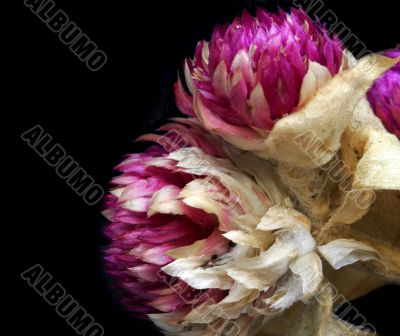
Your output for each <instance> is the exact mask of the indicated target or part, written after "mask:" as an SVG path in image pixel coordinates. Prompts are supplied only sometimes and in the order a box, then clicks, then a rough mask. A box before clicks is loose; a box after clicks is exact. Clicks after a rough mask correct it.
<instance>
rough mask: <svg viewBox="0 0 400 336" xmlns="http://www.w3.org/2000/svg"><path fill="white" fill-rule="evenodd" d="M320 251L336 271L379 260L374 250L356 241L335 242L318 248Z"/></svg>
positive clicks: (342, 240)
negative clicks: (361, 262)
mask: <svg viewBox="0 0 400 336" xmlns="http://www.w3.org/2000/svg"><path fill="white" fill-rule="evenodd" d="M318 251H319V252H320V253H321V254H322V256H323V257H324V258H325V260H327V261H328V262H329V264H330V265H331V266H332V267H333V268H334V269H340V268H342V267H344V266H347V265H351V264H354V263H355V262H358V261H367V260H371V259H378V258H379V257H378V254H377V251H376V250H375V249H374V248H372V247H371V246H369V245H367V244H365V243H362V242H358V241H356V240H354V239H337V240H333V241H331V242H329V243H328V244H326V245H322V246H318Z"/></svg>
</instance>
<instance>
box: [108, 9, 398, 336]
mask: <svg viewBox="0 0 400 336" xmlns="http://www.w3.org/2000/svg"><path fill="white" fill-rule="evenodd" d="M399 56H400V50H399V49H398V48H397V49H396V50H393V51H390V52H387V53H385V55H384V56H380V55H372V56H371V55H370V56H367V57H365V58H363V59H361V60H356V59H354V58H353V56H352V55H351V53H350V52H348V51H347V50H345V49H344V48H343V46H342V44H341V42H340V41H339V40H338V38H337V37H335V36H330V35H329V34H328V32H327V31H325V29H324V28H323V27H321V26H319V25H316V24H314V23H313V22H312V20H311V19H310V18H309V17H308V16H307V15H306V14H305V12H303V11H301V10H294V9H293V10H292V11H291V13H284V12H282V11H280V12H278V13H277V14H272V13H268V12H266V11H264V10H262V9H258V10H257V14H256V16H255V17H252V16H251V15H250V14H249V13H244V14H243V15H242V16H241V17H240V18H237V19H235V20H234V21H233V22H232V23H231V24H229V25H225V26H222V27H217V28H216V29H215V30H214V33H213V35H212V37H211V40H210V41H209V42H205V41H202V42H200V43H199V44H198V47H197V49H196V52H195V56H194V59H193V60H187V62H186V63H185V81H186V87H184V83H182V82H181V81H180V80H178V82H177V83H176V85H175V94H176V102H177V105H178V108H179V109H180V110H181V111H182V112H183V113H184V114H185V115H186V118H177V119H175V120H174V121H173V122H171V123H169V124H166V125H164V126H163V127H161V128H160V130H159V131H161V132H163V133H162V134H147V135H144V136H142V137H141V138H140V139H139V140H141V141H147V142H151V143H152V144H151V146H150V147H149V148H148V149H147V150H146V151H144V152H143V153H138V154H131V155H128V156H127V157H126V158H125V159H124V160H123V162H122V163H121V164H119V165H118V166H117V168H116V169H117V171H118V172H119V175H118V176H117V177H115V178H114V179H113V180H112V182H111V183H112V188H111V190H110V193H109V195H108V196H107V199H106V210H105V211H104V215H105V217H106V218H107V219H108V221H109V223H108V225H107V226H106V228H105V235H106V236H107V237H108V238H109V239H110V245H109V246H108V247H107V249H106V250H105V260H106V263H105V271H106V272H107V273H108V274H109V275H110V278H112V280H113V281H112V284H113V287H114V288H115V291H116V292H117V293H118V295H119V297H120V299H121V302H122V303H123V304H124V306H125V307H126V308H127V309H128V310H129V311H131V312H133V313H134V314H135V315H136V316H141V317H145V318H150V319H151V320H152V321H153V322H154V323H155V324H156V325H157V326H158V327H159V328H160V329H161V331H162V332H163V333H165V334H166V335H182V336H185V335H187V336H189V335H190V336H204V335H205V336H207V335H208V336H213V335H222V334H224V335H225V334H226V335H241V336H246V335H255V334H256V333H258V334H257V335H259V336H272V335H293V336H296V335H299V336H300V335H304V333H303V332H304V330H315V334H319V335H336V334H346V335H360V334H361V335H369V333H368V332H366V331H365V330H364V329H363V328H362V326H361V327H356V326H352V325H350V324H349V323H345V322H343V321H341V320H340V318H339V317H337V316H335V315H334V313H333V312H332V311H331V307H332V304H333V301H334V298H333V292H334V291H332V290H330V289H329V288H328V287H327V285H328V284H330V283H331V284H333V285H335V286H337V287H338V288H339V289H340V291H341V292H342V294H343V295H345V296H346V298H348V299H352V298H355V297H358V296H360V295H363V294H365V293H367V292H368V291H369V290H371V289H373V288H375V287H376V286H378V285H382V284H384V283H385V281H390V282H399V283H400V269H399V261H400V253H399V252H398V251H399V248H400V246H399V241H400V239H399V236H400V230H399V228H398V225H396V219H398V218H399V216H400V213H399V211H400V207H399V206H398V205H399V204H398V199H399V198H400V177H399V174H398V167H399V166H400V142H399V141H398V139H397V138H396V137H394V136H393V135H392V134H390V133H389V132H391V133H394V134H395V135H397V136H398V137H400V119H399V118H400V100H399V99H400V68H399V65H400V63H398V64H397V65H396V62H399V58H398V57H399ZM395 65H396V66H395ZM393 66H395V67H393ZM389 69H391V70H389ZM388 70H389V71H388ZM384 73H385V74H384ZM382 74H384V76H383V77H382V78H381V79H379V80H378V81H376V83H375V85H374V86H373V88H372V89H371V90H370V91H369V92H368V94H367V91H368V90H369V88H370V87H371V85H372V84H373V82H374V81H375V80H376V79H378V78H379V77H380V76H381V75H382ZM367 97H368V99H369V102H368V100H367ZM374 112H375V114H374ZM376 116H377V117H379V118H380V120H381V121H382V122H381V121H380V120H379V118H377V117H376ZM382 123H383V124H384V125H385V127H386V128H387V130H386V129H385V128H384V127H383V126H382ZM388 131H389V132H388ZM339 176H340V177H341V178H340V181H339V179H338V177H339ZM375 190H379V191H380V193H379V194H378V195H377V197H376V198H374V201H375V202H371V203H368V205H367V206H363V207H362V208H360V206H359V205H358V204H357V202H356V200H355V198H354V197H352V195H354V194H355V193H360V191H363V192H364V191H370V192H371V193H374V191H375ZM377 221H380V222H379V223H377ZM377 224H378V225H377ZM359 261H362V262H363V263H362V264H361V263H359ZM352 265H357V267H356V268H352V267H353V266H352ZM344 266H348V267H344ZM378 278H379V280H378ZM343 279H345V283H344V282H343V281H344V280H343ZM316 314H317V315H318V316H316ZM283 321H290V322H289V325H288V324H287V323H284V322H283Z"/></svg>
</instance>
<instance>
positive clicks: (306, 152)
mask: <svg viewBox="0 0 400 336" xmlns="http://www.w3.org/2000/svg"><path fill="white" fill-rule="evenodd" d="M395 63H396V61H395V60H393V59H390V58H387V57H383V56H367V57H365V58H363V59H362V60H360V61H359V62H358V63H357V65H356V66H355V67H353V68H352V69H349V70H346V71H343V72H342V73H340V74H338V75H337V76H335V77H334V78H332V80H330V81H328V82H327V83H326V84H325V85H324V86H323V87H322V88H321V89H320V90H318V92H317V93H316V95H315V96H314V97H313V98H312V99H311V100H310V101H309V102H308V103H307V104H306V105H305V106H304V107H303V108H301V109H300V110H298V111H297V112H295V113H292V114H290V115H288V116H286V117H285V118H282V119H281V120H279V121H278V122H277V123H276V124H275V126H274V128H273V129H272V131H271V132H270V133H269V135H268V137H267V138H266V139H265V141H264V146H265V149H264V150H263V151H254V153H255V154H256V155H259V156H261V157H263V158H266V159H274V160H277V161H281V162H285V163H288V164H291V165H293V166H297V167H302V168H316V167H319V166H322V165H324V164H326V163H328V162H329V161H330V160H331V159H332V158H333V156H334V155H335V154H336V153H337V151H338V150H339V148H340V139H341V136H342V134H343V132H344V130H345V129H346V127H347V126H348V125H349V124H350V121H351V119H352V117H353V112H354V109H355V107H356V106H357V104H358V103H359V101H360V100H361V99H362V98H363V97H364V95H365V93H366V92H367V90H368V89H369V87H370V86H371V84H372V82H373V81H374V80H375V79H377V78H378V77H380V75H381V74H382V73H384V72H385V71H386V70H387V69H389V68H391V67H392V66H393V65H394V64H395Z"/></svg>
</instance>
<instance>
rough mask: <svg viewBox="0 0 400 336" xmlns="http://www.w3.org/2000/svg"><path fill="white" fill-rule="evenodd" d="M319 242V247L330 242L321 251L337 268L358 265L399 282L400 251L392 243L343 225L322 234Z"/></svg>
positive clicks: (321, 247)
mask: <svg viewBox="0 0 400 336" xmlns="http://www.w3.org/2000/svg"><path fill="white" fill-rule="evenodd" d="M317 241H318V242H319V244H320V245H323V244H324V243H327V242H330V244H329V243H328V244H326V245H325V247H324V246H320V247H319V251H320V253H321V254H323V256H324V258H325V259H327V261H328V262H329V263H330V264H331V265H332V266H333V267H334V268H341V267H343V266H345V265H350V264H352V263H355V264H354V267H357V268H360V269H361V270H366V271H368V272H371V273H375V274H377V275H379V276H381V277H383V278H384V279H386V280H387V281H390V282H396V283H400V249H398V248H397V247H395V246H393V245H392V244H389V243H387V242H384V241H382V240H380V239H374V238H370V237H369V236H367V235H365V234H364V233H361V232H360V231H358V230H356V229H354V228H353V226H343V225H342V226H336V227H334V228H331V229H330V230H327V231H323V232H321V233H320V234H319V236H318V237H317ZM357 261H362V262H357ZM371 285H372V286H373V284H371Z"/></svg>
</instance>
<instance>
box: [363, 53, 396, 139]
mask: <svg viewBox="0 0 400 336" xmlns="http://www.w3.org/2000/svg"><path fill="white" fill-rule="evenodd" d="M384 55H385V56H388V57H391V58H397V57H400V46H398V47H397V48H396V49H393V50H390V51H387V52H386V53H385V54H384ZM368 99H369V102H370V104H371V106H372V108H373V110H374V111H375V114H376V115H377V116H378V117H379V118H380V119H381V120H382V123H383V124H384V125H385V127H386V129H387V130H388V131H389V132H391V133H393V134H395V135H397V137H398V138H399V139H400V62H399V63H397V65H396V66H395V67H393V68H392V69H390V70H389V71H387V72H386V73H385V74H384V75H383V76H382V77H381V78H380V79H378V80H377V81H376V82H375V83H374V85H373V86H372V88H371V90H370V91H369V92H368Z"/></svg>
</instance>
